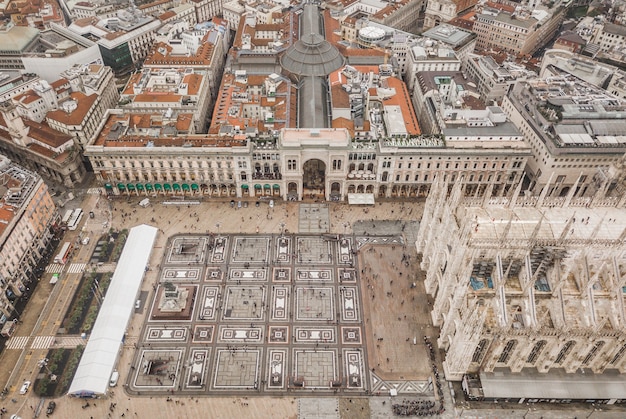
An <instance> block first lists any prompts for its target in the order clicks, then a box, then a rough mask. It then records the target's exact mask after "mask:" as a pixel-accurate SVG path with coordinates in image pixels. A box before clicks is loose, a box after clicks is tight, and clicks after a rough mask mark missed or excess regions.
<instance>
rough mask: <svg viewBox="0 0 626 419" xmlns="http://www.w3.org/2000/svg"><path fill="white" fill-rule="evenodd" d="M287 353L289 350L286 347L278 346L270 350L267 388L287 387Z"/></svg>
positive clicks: (279, 388) (282, 388) (281, 388)
mask: <svg viewBox="0 0 626 419" xmlns="http://www.w3.org/2000/svg"><path fill="white" fill-rule="evenodd" d="M287 354H288V350H287V349H286V348H276V349H270V350H269V351H268V354H267V380H266V384H265V388H266V389H268V390H284V389H285V388H286V385H287V383H286V382H287V380H286V377H287V375H286V374H287V371H288V370H287V368H288V366H287V358H288V356H287Z"/></svg>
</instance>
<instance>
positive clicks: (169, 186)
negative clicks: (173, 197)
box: [163, 183, 172, 191]
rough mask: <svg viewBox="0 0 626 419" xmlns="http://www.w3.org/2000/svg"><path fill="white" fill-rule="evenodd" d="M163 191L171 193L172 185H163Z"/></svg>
mask: <svg viewBox="0 0 626 419" xmlns="http://www.w3.org/2000/svg"><path fill="white" fill-rule="evenodd" d="M163 189H165V190H166V191H171V190H172V185H170V184H169V183H164V184H163Z"/></svg>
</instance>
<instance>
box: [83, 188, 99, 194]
mask: <svg viewBox="0 0 626 419" xmlns="http://www.w3.org/2000/svg"><path fill="white" fill-rule="evenodd" d="M87 193H88V194H91V195H101V194H102V188H89V189H87Z"/></svg>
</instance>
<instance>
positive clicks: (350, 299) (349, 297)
mask: <svg viewBox="0 0 626 419" xmlns="http://www.w3.org/2000/svg"><path fill="white" fill-rule="evenodd" d="M339 304H340V305H341V320H342V321H343V322H359V321H361V313H360V307H359V298H358V290H357V287H346V286H342V287H339Z"/></svg>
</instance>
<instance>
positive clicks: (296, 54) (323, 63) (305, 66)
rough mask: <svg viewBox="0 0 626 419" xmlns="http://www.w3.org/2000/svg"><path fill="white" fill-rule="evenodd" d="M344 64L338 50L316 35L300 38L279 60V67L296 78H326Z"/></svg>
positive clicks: (343, 59)
mask: <svg viewBox="0 0 626 419" xmlns="http://www.w3.org/2000/svg"><path fill="white" fill-rule="evenodd" d="M344 64H345V58H344V57H343V55H341V53H340V52H339V50H338V49H337V48H336V47H335V46H334V45H331V44H330V43H329V42H328V41H327V40H325V39H324V37H323V36H322V35H319V34H316V33H311V34H309V35H304V36H302V37H301V38H300V39H299V40H298V41H296V43H295V44H293V45H292V46H291V47H290V48H289V49H288V50H287V52H285V54H283V56H282V57H281V59H280V65H281V66H282V67H283V68H284V69H285V70H287V71H289V72H290V73H292V74H294V75H297V76H327V75H329V74H330V73H332V72H333V71H335V70H337V69H339V68H341V67H343V65H344Z"/></svg>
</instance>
